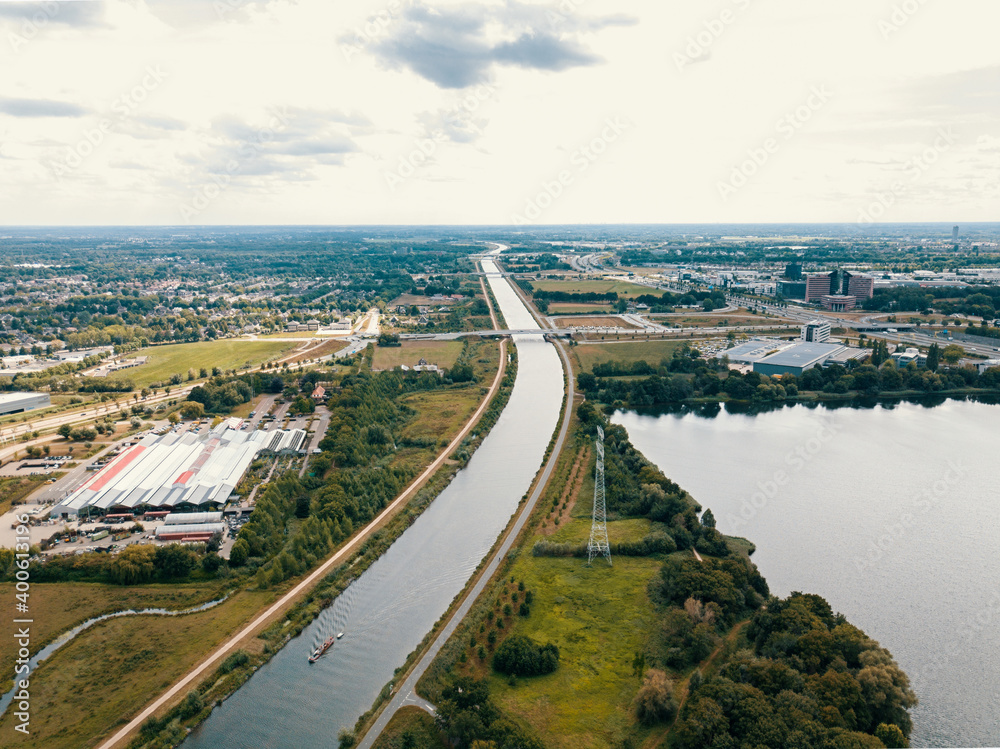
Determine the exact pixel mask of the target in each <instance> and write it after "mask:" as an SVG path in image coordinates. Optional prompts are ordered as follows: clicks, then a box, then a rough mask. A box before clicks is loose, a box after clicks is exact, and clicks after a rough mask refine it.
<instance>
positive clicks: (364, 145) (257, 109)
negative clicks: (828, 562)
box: [0, 0, 1000, 224]
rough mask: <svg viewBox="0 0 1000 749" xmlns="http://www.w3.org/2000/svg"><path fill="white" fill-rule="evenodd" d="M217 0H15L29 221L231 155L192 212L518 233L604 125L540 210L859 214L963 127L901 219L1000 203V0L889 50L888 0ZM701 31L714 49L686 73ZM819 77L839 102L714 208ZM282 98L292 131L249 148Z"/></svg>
mask: <svg viewBox="0 0 1000 749" xmlns="http://www.w3.org/2000/svg"><path fill="white" fill-rule="evenodd" d="M219 2H220V3H221V4H222V9H221V10H220V8H219V7H218V4H217V3H214V2H212V1H210V0H93V1H90V0H82V1H81V2H78V3H57V5H67V6H69V5H72V6H81V7H79V8H76V9H75V10H69V11H67V12H66V13H65V14H64V13H63V11H60V14H59V15H58V17H55V18H51V19H49V20H47V21H46V22H45V23H44V24H36V26H35V27H34V29H33V30H32V29H31V28H27V31H29V32H31V33H30V38H28V37H27V36H26V35H25V34H24V32H25V30H26V27H25V23H30V22H31V18H32V9H33V8H34V7H41V4H40V3H36V4H27V3H0V65H3V70H4V76H3V78H2V79H0V142H2V143H3V148H2V150H0V154H2V156H3V158H4V169H3V170H0V199H3V200H4V203H5V205H6V206H7V207H8V215H12V216H13V215H16V216H18V220H19V221H24V222H28V223H105V224H107V223H130V222H144V221H151V222H168V223H169V222H172V221H175V220H176V214H177V206H178V204H182V203H185V202H186V201H188V200H190V196H191V195H192V194H193V193H195V192H196V191H197V190H199V189H201V187H202V186H203V185H204V184H205V181H206V180H211V179H212V178H213V176H215V177H218V175H219V174H222V173H226V174H229V169H228V167H229V165H231V162H233V161H234V160H238V163H239V166H240V168H239V169H238V170H237V171H236V173H235V174H232V175H230V176H231V177H232V179H231V182H230V184H229V185H228V187H227V190H226V191H225V194H224V195H222V196H220V197H219V198H218V199H217V200H215V201H214V202H213V203H212V204H211V206H210V207H208V208H206V209H205V210H204V211H203V212H202V213H201V214H199V220H201V221H205V222H210V223H211V222H218V223H240V222H253V223H260V222H271V223H295V222H302V223H342V222H348V223H355V222H356V223H380V222H398V223H433V222H442V223H462V222H470V223H504V222H507V221H508V220H509V216H510V214H511V213H512V212H513V211H515V210H517V209H518V208H520V207H522V206H523V205H524V203H525V200H527V199H529V198H531V197H532V196H533V195H535V194H537V192H538V189H539V185H540V184H542V183H544V182H545V181H546V180H550V179H552V177H553V175H558V174H559V172H560V170H562V169H565V168H567V167H568V165H570V168H575V167H571V158H572V156H573V154H574V152H576V151H577V150H578V149H579V148H581V147H582V146H586V145H587V144H588V143H590V142H591V141H592V140H593V139H594V138H595V137H597V136H598V135H599V134H600V132H601V129H602V127H603V125H602V123H604V122H605V120H606V118H608V117H609V116H612V117H614V116H618V117H622V118H625V119H627V120H628V121H629V122H631V123H633V126H632V127H631V128H630V130H629V132H628V133H627V137H623V138H621V139H620V140H618V141H616V142H615V143H613V144H610V146H609V147H608V148H607V149H606V152H604V153H602V154H601V155H600V158H599V159H597V160H595V161H594V162H593V163H591V164H590V165H589V166H588V168H587V169H586V170H585V171H583V172H581V173H579V174H577V175H576V179H575V180H574V181H573V184H571V185H569V186H568V187H567V188H566V189H565V192H564V194H562V195H561V197H560V198H559V200H558V201H556V203H555V204H554V205H553V206H552V207H551V209H549V210H547V211H546V213H545V215H544V218H543V219H542V220H543V221H545V222H551V223H557V222H581V221H582V222H594V221H606V222H629V221H632V222H673V221H681V222H686V221H769V220H776V221H809V220H815V221H824V220H844V221H854V220H855V218H856V213H857V209H858V206H859V205H861V204H863V203H864V201H866V200H868V199H869V198H870V196H871V195H872V194H875V193H877V192H878V191H880V190H884V189H885V187H886V185H891V183H892V182H893V180H895V179H898V178H899V175H900V174H901V173H905V171H906V165H907V164H908V163H909V162H910V161H911V160H913V159H914V158H919V157H920V155H921V154H922V152H923V151H924V150H925V149H927V148H929V147H931V146H932V145H933V142H934V139H935V137H936V133H937V132H938V131H939V129H940V128H942V127H952V128H953V129H954V131H955V133H956V143H955V144H954V146H952V147H951V148H950V149H949V150H948V151H947V152H946V153H944V154H943V155H942V157H941V158H940V159H938V160H937V162H936V163H935V164H934V166H933V168H932V169H930V170H927V171H926V172H925V173H924V174H923V175H922V178H921V180H919V182H918V183H917V184H915V185H914V187H913V189H912V190H910V191H909V192H908V194H907V195H906V196H905V197H904V198H903V199H901V200H900V201H899V202H898V204H897V205H896V207H895V208H894V211H895V214H894V215H893V216H892V218H893V220H899V221H906V220H934V219H937V220H955V221H972V220H977V219H992V218H994V214H993V213H992V212H991V211H992V210H993V208H991V206H993V207H995V205H996V204H997V201H998V199H1000V192H998V190H1000V187H998V184H997V179H996V177H995V174H996V172H995V171H994V170H993V169H994V167H995V165H996V158H997V154H998V151H997V148H998V142H997V132H998V125H1000V122H998V119H1000V101H998V98H997V96H998V94H997V92H998V91H1000V86H998V85H997V84H998V82H1000V81H998V75H1000V73H998V70H1000V68H998V67H997V66H996V61H995V53H994V52H993V50H994V49H995V43H994V40H993V36H994V32H993V29H994V28H995V27H996V22H997V21H1000V9H998V7H997V4H996V3H995V0H953V1H952V2H950V3H948V4H944V3H933V4H931V3H928V4H926V5H925V6H923V7H922V9H921V10H920V11H919V12H918V13H916V14H914V15H913V16H912V17H908V18H907V21H906V23H905V24H903V25H902V26H900V27H899V29H898V31H896V32H893V33H892V34H891V35H889V37H888V38H886V37H885V35H884V34H883V33H882V31H881V30H880V24H881V23H882V22H883V21H885V19H886V18H889V17H890V16H891V14H892V7H893V3H892V2H888V0H877V1H876V2H872V0H841V1H840V2H838V3H834V4H830V3H827V4H822V5H817V4H812V3H808V4H804V3H802V2H801V0H769V2H767V3H763V2H757V1H756V0H719V1H718V2H715V3H713V4H710V5H704V4H700V3H680V4H678V3H651V2H648V1H645V0H619V1H612V0H559V1H558V2H557V0H551V2H510V1H505V0H485V1H484V2H481V3H474V4H473V3H469V2H466V1H465V0H435V1H434V2H420V3H415V2H407V0H359V1H358V2H352V3H349V4H341V3H330V2H328V0H298V1H297V2H293V1H292V0H271V1H270V2H263V1H262V0H261V1H258V2H252V1H249V0H248V1H247V2H243V1H242V0H219ZM82 6H87V7H86V8H84V7H82ZM222 11H225V12H222ZM724 11H731V16H732V20H731V21H730V22H723V25H722V27H721V31H720V30H719V28H720V27H719V26H718V25H717V24H715V23H714V22H715V21H717V20H718V19H720V18H722V17H723V16H722V15H721V14H722V13H723V12H724ZM35 12H37V11H35ZM725 17H726V18H729V17H730V16H725ZM631 19H635V20H636V21H637V22H636V23H631ZM714 32H718V33H714ZM706 33H707V34H708V35H707V36H706V35H705V34H706ZM10 34H15V35H17V36H18V37H19V38H20V40H21V41H18V42H17V43H16V44H14V43H12V42H11V41H10ZM692 40H693V41H694V42H695V43H696V45H697V46H699V47H700V48H701V51H702V53H701V54H700V56H699V58H698V60H699V63H698V64H697V65H688V66H683V67H682V68H681V69H678V66H677V64H676V63H675V60H674V55H675V53H676V52H678V51H680V52H683V51H684V50H685V49H686V48H687V47H688V46H689V45H690V44H691V43H692ZM151 68H153V69H159V70H161V71H162V80H160V81H158V82H157V83H156V85H155V86H152V87H151V86H146V85H145V84H144V81H146V82H148V75H149V73H148V72H147V71H148V70H149V69H151ZM484 82H486V84H487V85H488V89H489V91H488V94H487V95H483V94H482V90H481V86H483V85H484ZM815 85H826V86H828V87H829V88H830V90H832V91H833V92H834V96H833V97H832V98H831V100H830V102H829V103H828V104H827V105H825V106H824V107H823V108H822V109H820V110H818V111H816V112H815V113H814V115H813V116H811V117H810V118H809V120H808V122H806V123H804V124H803V126H802V127H801V128H799V129H797V130H796V132H795V135H794V137H792V138H789V139H788V140H787V141H782V144H781V149H780V151H779V152H778V153H777V154H776V155H775V156H774V158H772V159H770V160H769V161H768V163H767V164H766V165H765V166H764V167H763V168H761V169H760V170H759V173H757V174H756V175H755V176H754V177H753V179H752V180H751V181H750V182H749V183H748V184H747V185H746V186H745V187H744V188H742V189H741V190H740V191H739V194H738V195H737V196H735V197H734V198H732V199H731V200H729V201H721V200H720V199H719V196H718V190H717V183H718V182H719V180H724V179H726V177H727V175H728V174H729V173H730V171H731V170H732V169H733V167H734V165H735V164H738V163H740V162H741V161H742V160H743V159H745V158H746V157H747V156H746V154H747V152H748V150H751V149H754V148H755V147H756V146H757V145H758V144H760V143H761V142H762V141H763V139H765V138H767V137H768V136H769V135H771V134H773V133H774V132H775V131H776V124H777V122H778V120H779V119H780V118H782V117H784V116H786V115H787V113H788V112H789V111H794V110H795V108H796V107H799V106H801V105H802V103H803V101H804V100H805V98H806V97H807V96H808V93H809V91H810V88H811V87H812V86H815ZM477 92H478V93H477ZM273 112H288V118H287V123H286V124H284V125H283V127H281V128H275V132H274V136H273V138H269V140H268V141H267V142H266V143H259V144H256V145H253V144H254V140H253V138H254V136H255V133H257V132H259V129H260V128H261V127H262V126H265V125H266V124H267V121H268V118H269V117H270V116H271V113H273ZM57 114H60V115H61V116H56V115H57ZM105 121H110V126H109V127H108V128H107V131H106V132H104V131H103V130H101V128H102V122H105ZM95 133H98V134H99V135H100V138H99V140H100V143H99V144H97V145H93V144H90V145H88V144H89V143H90V141H91V140H96V139H98V136H97V135H95ZM428 137H438V141H437V142H436V145H435V147H434V152H433V154H432V156H431V157H430V158H428V159H427V160H426V163H425V164H420V165H418V168H416V169H414V170H413V174H412V176H410V177H409V178H408V179H407V181H406V183H405V184H404V185H402V186H398V187H397V189H390V186H389V185H388V184H387V179H386V174H387V173H391V172H393V171H394V170H397V169H398V168H399V165H400V163H401V160H404V161H405V160H406V159H407V158H409V156H410V155H411V154H413V153H414V149H415V148H417V147H418V144H419V143H421V141H423V140H425V139H427V138H428ZM248 144H251V146H252V147H250V146H248ZM241 149H242V151H243V152H244V153H243V154H242V155H241V153H240V151H241ZM81 151H86V152H88V153H87V154H86V156H85V157H83V158H81V159H80V163H79V165H78V166H76V167H74V168H72V169H69V170H68V171H66V172H65V173H62V174H56V171H57V167H58V165H59V164H64V163H66V162H67V160H68V159H69V160H74V161H75V156H79V155H80V153H81ZM248 151H249V152H250V153H248ZM963 195H964V196H965V197H964V198H963Z"/></svg>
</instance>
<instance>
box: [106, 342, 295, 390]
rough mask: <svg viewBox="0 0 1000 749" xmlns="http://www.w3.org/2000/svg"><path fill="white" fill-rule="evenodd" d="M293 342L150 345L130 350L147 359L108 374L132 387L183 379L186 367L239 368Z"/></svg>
mask: <svg viewBox="0 0 1000 749" xmlns="http://www.w3.org/2000/svg"><path fill="white" fill-rule="evenodd" d="M295 345H296V344H294V343H288V342H282V341H248V340H238V339H224V340H221V341H203V342H200V343H178V344H171V345H169V346H153V347H151V348H147V349H143V350H142V351H139V352H138V353H136V354H134V356H148V357H149V361H148V362H146V363H145V364H143V365H142V366H140V367H135V368H133V369H124V370H122V371H120V372H116V373H114V374H113V375H110V376H111V377H112V378H114V379H118V380H132V382H134V383H135V386H136V387H140V388H141V387H146V386H147V385H151V384H152V383H154V382H165V381H168V380H169V379H170V376H171V375H173V374H179V375H181V376H182V377H184V378H185V380H186V379H187V371H188V369H194V370H195V372H198V371H199V370H200V369H202V368H205V369H207V370H209V371H211V370H212V367H219V368H220V369H241V368H242V367H243V366H244V365H247V364H249V365H250V366H255V365H257V364H260V363H262V362H265V361H268V360H270V359H273V358H274V357H276V356H279V355H281V354H284V353H286V352H288V351H290V350H292V349H293V348H295Z"/></svg>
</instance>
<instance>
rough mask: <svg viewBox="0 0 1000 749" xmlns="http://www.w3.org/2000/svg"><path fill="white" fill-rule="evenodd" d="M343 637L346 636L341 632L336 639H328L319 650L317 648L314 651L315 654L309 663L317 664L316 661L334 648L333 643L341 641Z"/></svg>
mask: <svg viewBox="0 0 1000 749" xmlns="http://www.w3.org/2000/svg"><path fill="white" fill-rule="evenodd" d="M343 636H344V633H343V632H341V633H340V634H339V635H337V636H336V637H327V638H326V640H325V641H324V642H323V644H322V645H320V646H319V647H318V648H316V649H315V650H314V651H313V654H312V655H310V656H309V662H310V663H315V662H316V661H318V660H319V659H320V658H321V657H322V656H323V654H324V653H325V652H326V651H327V650H329V649H330V648H332V647H333V643H335V642H336V641H337V640H339V639H340V638H341V637H343Z"/></svg>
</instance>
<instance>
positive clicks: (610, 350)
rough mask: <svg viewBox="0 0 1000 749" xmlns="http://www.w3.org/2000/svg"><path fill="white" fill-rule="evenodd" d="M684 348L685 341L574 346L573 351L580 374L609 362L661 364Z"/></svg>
mask: <svg viewBox="0 0 1000 749" xmlns="http://www.w3.org/2000/svg"><path fill="white" fill-rule="evenodd" d="M683 346H684V342H683V341H628V342H625V343H600V344H598V343H594V344H591V343H587V344H581V345H579V346H574V347H573V348H572V349H571V351H572V352H573V356H575V357H576V360H577V362H578V363H579V365H580V366H579V367H577V368H576V369H577V371H578V372H589V371H591V370H592V369H593V368H594V365H595V364H602V363H604V362H609V361H619V362H625V363H629V364H630V363H632V362H636V361H648V362H649V363H650V364H659V363H660V359H663V358H667V359H669V358H670V357H671V356H673V355H674V351H676V350H677V349H679V348H681V347H683Z"/></svg>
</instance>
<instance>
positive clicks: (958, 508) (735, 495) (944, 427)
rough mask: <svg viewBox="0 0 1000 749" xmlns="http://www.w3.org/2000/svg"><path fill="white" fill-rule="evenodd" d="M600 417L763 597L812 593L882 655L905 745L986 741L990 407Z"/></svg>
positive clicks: (998, 658) (989, 721)
mask: <svg viewBox="0 0 1000 749" xmlns="http://www.w3.org/2000/svg"><path fill="white" fill-rule="evenodd" d="M613 420H614V421H615V422H616V423H618V424H621V425H622V426H624V427H625V428H626V429H628V432H629V435H630V436H631V438H632V442H633V443H634V444H635V445H636V447H637V448H638V449H639V450H641V451H642V452H643V453H644V454H645V455H646V457H648V458H649V459H650V460H651V461H653V462H654V463H656V464H657V465H658V466H659V467H660V468H661V469H662V470H663V471H664V473H666V474H667V475H668V476H669V477H670V478H672V479H673V480H675V481H677V482H678V483H679V484H680V485H681V486H683V487H684V488H685V489H687V490H688V491H689V492H690V493H691V494H692V495H693V496H694V497H695V499H697V500H698V501H699V502H700V503H701V504H703V505H704V506H705V507H706V508H711V509H712V512H713V514H714V515H715V517H716V520H717V522H718V528H719V530H721V531H722V532H723V533H727V534H731V535H737V536H744V537H746V538H749V539H750V540H751V541H753V542H754V543H755V544H756V545H757V552H756V554H754V561H755V562H756V563H757V565H758V566H759V567H760V570H761V572H762V573H763V574H764V576H765V577H766V578H767V581H768V583H769V584H770V587H771V591H772V593H775V594H776V595H781V596H785V595H788V594H789V593H791V592H792V591H796V590H797V591H803V592H810V593H818V594H820V595H822V596H824V597H825V598H826V599H827V600H828V601H829V602H830V603H831V605H832V606H833V608H834V609H835V610H837V611H840V612H842V613H843V614H845V615H846V616H847V617H848V619H849V620H850V621H851V622H852V623H853V624H855V625H856V626H858V627H860V628H861V629H863V630H864V631H865V632H866V633H867V634H868V635H869V636H870V637H872V638H874V639H875V640H878V641H879V642H880V643H881V644H882V645H884V646H885V647H887V648H889V650H890V651H892V653H893V655H894V656H895V658H896V660H897V661H898V662H899V664H900V665H901V666H902V667H903V669H904V670H905V671H906V672H907V673H908V674H909V675H910V679H911V683H912V685H913V688H914V690H915V691H916V693H917V696H918V697H919V699H920V704H919V706H918V707H917V708H915V709H914V711H913V713H912V715H913V721H914V734H913V737H912V738H913V741H912V745H913V746H915V747H956V746H962V747H983V746H993V747H995V746H1000V709H998V708H997V705H998V704H1000V481H998V478H1000V474H998V470H997V457H996V456H997V448H998V439H997V425H998V424H1000V406H996V405H990V404H986V403H976V402H959V401H948V402H945V403H941V404H934V405H933V406H931V405H929V404H928V405H919V404H912V403H900V404H895V405H883V406H876V407H872V408H839V409H836V410H829V409H826V408H823V407H817V408H811V407H806V406H802V405H798V406H792V407H786V408H780V409H778V410H772V411H766V412H763V413H758V414H756V415H752V414H740V413H729V412H727V411H726V410H725V409H721V410H719V409H717V408H709V409H707V410H706V409H701V410H700V411H698V412H690V411H688V412H681V413H672V414H661V415H649V414H640V413H635V412H619V413H617V414H616V415H615V416H614V418H613Z"/></svg>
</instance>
